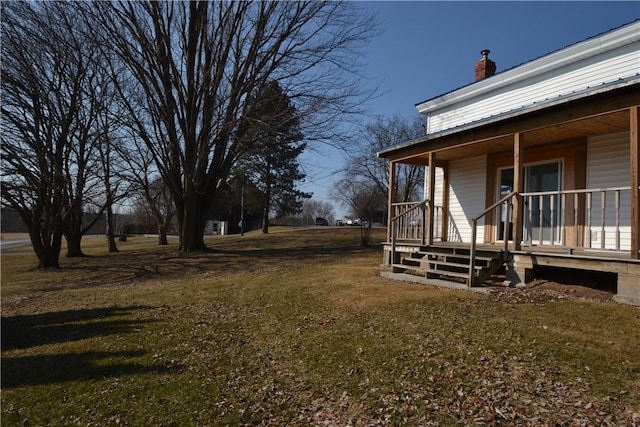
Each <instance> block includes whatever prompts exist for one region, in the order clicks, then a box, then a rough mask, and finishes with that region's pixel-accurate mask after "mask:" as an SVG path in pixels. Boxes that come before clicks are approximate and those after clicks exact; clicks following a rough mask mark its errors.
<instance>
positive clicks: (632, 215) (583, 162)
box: [379, 85, 640, 303]
mask: <svg viewBox="0 0 640 427" xmlns="http://www.w3.org/2000/svg"><path fill="white" fill-rule="evenodd" d="M638 104H640V90H639V88H638V86H637V85H634V86H631V87H628V86H627V87H624V88H620V89H619V90H611V89H610V88H609V90H607V91H603V92H602V93H598V94H595V95H591V96H588V97H579V96H576V98H575V99H567V98H564V99H558V100H556V101H555V102H548V103H545V104H544V106H541V107H540V108H536V107H535V106H534V107H528V108H527V109H526V112H525V111H522V112H519V111H515V112H511V113H508V114H503V115H500V116H499V117H494V118H491V119H488V120H483V121H482V122H481V123H471V124H469V125H465V126H461V127H458V128H454V129H451V130H447V131H444V132H440V133H437V134H433V135H428V136H426V137H424V138H422V139H420V140H415V141H410V142H409V143H407V144H404V145H401V146H397V147H394V148H392V149H389V150H386V151H384V152H382V153H379V155H381V156H382V157H387V158H389V160H390V174H389V176H390V177H391V182H390V185H389V188H390V189H393V188H394V187H395V185H394V182H393V179H394V177H395V176H396V175H395V167H396V165H397V164H399V163H409V164H418V165H424V166H426V167H427V173H426V175H427V178H426V180H425V191H424V193H425V197H424V200H422V201H416V202H411V203H396V202H395V195H394V194H393V192H392V190H391V191H390V192H389V199H388V207H389V218H390V220H389V224H388V230H387V242H385V244H384V246H385V259H384V264H385V265H386V266H388V267H389V268H390V269H398V270H399V269H400V266H401V265H403V263H405V262H406V260H407V259H411V258H416V257H419V255H416V254H422V253H424V254H426V255H425V256H427V259H426V260H425V259H423V257H420V259H422V261H421V262H420V263H419V265H420V266H421V268H420V269H417V271H420V272H422V271H425V272H426V273H425V275H427V276H428V272H429V271H430V269H431V267H432V266H434V265H435V264H436V263H434V262H433V261H437V260H439V259H440V260H442V259H445V260H444V261H441V263H442V264H443V265H446V264H447V263H449V261H447V260H446V258H447V257H449V258H452V259H455V260H457V261H458V262H459V263H461V264H463V263H464V262H467V266H468V267H467V269H466V271H464V273H465V276H466V277H464V278H463V277H462V273H461V271H459V270H458V269H454V268H452V269H451V270H452V271H454V272H455V273H456V274H455V275H452V276H451V277H456V278H457V280H458V281H460V280H463V279H464V282H465V284H466V285H467V286H476V285H479V284H481V282H482V280H483V277H482V275H481V274H478V273H479V272H480V269H479V268H478V267H477V258H478V256H479V255H478V254H481V256H480V257H481V258H486V257H487V254H486V252H487V251H493V252H494V253H495V254H497V255H495V257H494V258H495V259H496V260H498V259H499V260H500V266H501V267H502V266H506V268H507V273H508V274H507V280H508V281H509V282H510V283H511V284H517V283H526V282H527V281H529V280H531V279H533V276H532V274H533V272H534V271H535V270H536V268H537V267H538V266H541V265H547V266H553V267H558V268H568V269H577V270H592V271H603V272H611V273H612V274H615V275H617V294H618V296H620V298H627V299H631V300H636V301H637V302H638V303H640V260H639V258H640V239H639V234H640V172H639V170H640V149H639V144H640V143H639V134H640V125H639V117H638V114H639V112H638ZM439 247H443V248H444V247H449V248H451V247H465V248H466V251H467V252H466V255H465V257H461V256H460V257H458V256H452V255H448V256H437V255H434V254H433V252H435V248H439ZM463 252H464V251H463V250H462V249H459V250H458V253H459V254H461V253H463ZM429 259H430V260H431V261H427V260H429ZM409 264H411V261H409ZM413 264H414V265H415V264H416V263H415V262H413ZM494 264H496V262H494ZM423 267H424V268H423ZM441 276H446V275H441ZM632 302H633V301H632Z"/></svg>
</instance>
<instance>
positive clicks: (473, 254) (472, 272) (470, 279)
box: [467, 191, 518, 287]
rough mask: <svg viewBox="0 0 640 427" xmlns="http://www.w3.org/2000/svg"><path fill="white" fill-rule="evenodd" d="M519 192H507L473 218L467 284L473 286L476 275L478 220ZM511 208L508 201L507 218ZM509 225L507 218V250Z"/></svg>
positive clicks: (505, 231)
mask: <svg viewBox="0 0 640 427" xmlns="http://www.w3.org/2000/svg"><path fill="white" fill-rule="evenodd" d="M517 194H518V192H517V191H512V192H511V193H509V194H507V195H506V196H504V197H503V198H502V199H500V200H498V201H497V202H495V203H494V204H493V205H491V206H489V207H488V208H486V209H485V210H483V211H482V212H480V213H479V214H478V215H476V216H475V217H473V218H471V249H470V250H469V277H468V280H467V286H468V287H471V286H473V279H474V276H475V265H476V246H477V243H476V236H477V228H478V220H479V219H480V218H482V217H484V216H485V215H486V214H488V213H489V212H491V211H493V210H494V209H496V208H497V207H498V206H501V205H502V204H504V203H507V202H508V201H509V200H511V199H512V198H513V197H515V196H516V195H517ZM509 209H511V203H507V210H506V211H505V215H506V216H505V218H507V219H508V218H509ZM508 227H509V221H508V220H505V221H504V236H505V238H504V246H505V248H504V250H505V252H506V251H507V249H508V245H509V239H508V238H507V237H508V236H509V233H508Z"/></svg>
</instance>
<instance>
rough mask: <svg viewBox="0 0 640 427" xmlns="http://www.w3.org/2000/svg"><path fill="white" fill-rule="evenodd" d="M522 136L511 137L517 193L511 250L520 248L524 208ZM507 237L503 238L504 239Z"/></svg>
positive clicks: (518, 134)
mask: <svg viewBox="0 0 640 427" xmlns="http://www.w3.org/2000/svg"><path fill="white" fill-rule="evenodd" d="M522 158H523V153H522V135H521V134H520V133H519V132H516V133H515V134H514V135H513V189H514V190H515V191H517V192H518V194H517V195H516V197H515V200H514V202H513V228H514V230H513V250H514V251H519V250H520V249H521V248H522V226H523V221H522V216H523V214H524V209H523V208H524V206H523V200H522V196H521V195H520V194H521V193H523V192H524V176H523V174H524V168H523V166H522V160H523V159H522ZM506 238H507V236H505V239H506Z"/></svg>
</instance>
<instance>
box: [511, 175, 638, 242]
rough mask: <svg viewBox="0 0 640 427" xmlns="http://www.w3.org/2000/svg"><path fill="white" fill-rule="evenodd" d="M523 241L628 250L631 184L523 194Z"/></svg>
mask: <svg viewBox="0 0 640 427" xmlns="http://www.w3.org/2000/svg"><path fill="white" fill-rule="evenodd" d="M521 196H522V198H523V202H524V213H523V221H524V230H523V231H524V234H523V243H524V244H530V245H538V246H543V245H544V246H560V247H567V248H585V249H600V250H616V251H620V250H625V249H627V248H626V246H627V244H626V243H625V240H627V239H624V236H623V233H624V230H623V227H624V226H628V225H629V224H630V222H629V221H630V218H629V217H628V214H623V216H622V217H621V212H630V206H631V204H630V203H631V187H613V188H595V189H594V188H590V189H583V190H563V191H541V192H530V193H522V194H521Z"/></svg>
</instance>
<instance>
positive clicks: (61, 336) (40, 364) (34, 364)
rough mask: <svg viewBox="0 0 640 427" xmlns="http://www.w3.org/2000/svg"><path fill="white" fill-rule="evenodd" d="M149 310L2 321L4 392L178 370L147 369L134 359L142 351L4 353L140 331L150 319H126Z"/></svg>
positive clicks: (168, 366)
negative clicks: (18, 388) (34, 386)
mask: <svg viewBox="0 0 640 427" xmlns="http://www.w3.org/2000/svg"><path fill="white" fill-rule="evenodd" d="M152 308H153V307H149V306H130V307H105V308H96V309H83V310H66V311H58V312H49V313H42V314H32V315H18V316H6V317H2V359H1V361H0V363H1V368H2V388H3V389H9V388H15V387H20V386H29V385H42V384H50V383H58V382H65V381H75V380H92V379H100V378H105V377H116V376H123V375H133V374H144V373H149V372H151V373H169V372H173V371H176V370H178V369H180V366H179V364H176V363H170V364H153V365H145V364H141V363H139V362H137V361H134V359H139V358H140V357H143V356H144V355H145V352H144V351H115V352H100V351H86V352H80V353H75V352H67V353H58V354H36V355H26V356H19V355H14V354H9V355H7V352H10V350H22V349H30V348H36V347H39V346H42V345H47V344H49V345H50V344H61V343H66V342H71V341H78V340H83V339H88V338H96V337H106V336H108V335H114V334H118V335H124V334H131V333H135V332H139V331H140V328H141V327H142V326H143V325H144V324H147V323H149V321H140V320H131V319H128V318H127V316H130V315H131V314H132V313H133V312H137V311H140V310H148V309H152Z"/></svg>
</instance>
